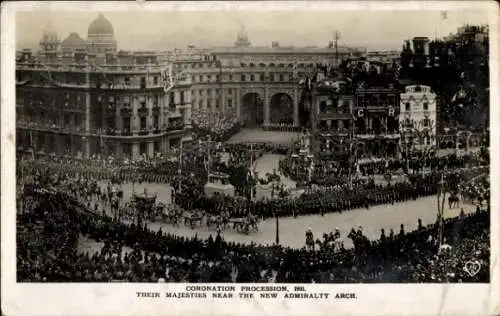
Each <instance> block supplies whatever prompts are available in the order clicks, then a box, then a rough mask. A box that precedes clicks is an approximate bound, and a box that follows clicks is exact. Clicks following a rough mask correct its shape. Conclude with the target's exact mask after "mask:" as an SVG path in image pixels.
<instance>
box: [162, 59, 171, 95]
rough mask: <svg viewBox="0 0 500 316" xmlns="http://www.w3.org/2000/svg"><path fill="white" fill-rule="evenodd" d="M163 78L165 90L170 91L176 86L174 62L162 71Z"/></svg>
mask: <svg viewBox="0 0 500 316" xmlns="http://www.w3.org/2000/svg"><path fill="white" fill-rule="evenodd" d="M161 77H162V78H161V79H162V81H163V89H164V91H165V92H168V91H170V89H172V88H173V87H174V77H173V74H172V64H171V63H170V64H168V66H167V67H165V68H164V69H163V70H162V72H161Z"/></svg>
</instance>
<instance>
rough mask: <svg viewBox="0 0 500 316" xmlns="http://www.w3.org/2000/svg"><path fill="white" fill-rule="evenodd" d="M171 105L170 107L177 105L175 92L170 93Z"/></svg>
mask: <svg viewBox="0 0 500 316" xmlns="http://www.w3.org/2000/svg"><path fill="white" fill-rule="evenodd" d="M168 102H169V104H170V106H172V105H174V104H175V94H174V93H173V92H170V95H169V101H168Z"/></svg>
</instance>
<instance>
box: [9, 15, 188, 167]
mask: <svg viewBox="0 0 500 316" xmlns="http://www.w3.org/2000/svg"><path fill="white" fill-rule="evenodd" d="M101 32H102V34H101ZM112 35H113V29H112V26H111V24H110V23H109V22H108V21H107V20H106V19H105V18H104V17H103V16H101V15H100V16H99V17H98V18H97V19H96V20H94V21H93V22H92V23H91V24H90V26H89V34H88V40H87V41H86V42H85V41H83V40H82V39H81V38H80V37H79V36H78V34H76V33H71V34H70V35H69V37H68V38H67V39H66V40H64V41H62V43H61V45H62V50H61V51H59V41H58V40H57V36H55V35H54V34H53V32H50V33H49V34H48V35H47V34H44V36H43V39H42V42H41V43H40V45H41V48H42V49H41V51H40V52H39V54H37V55H35V54H32V53H31V52H30V51H29V50H24V51H23V52H22V53H21V54H20V56H19V60H18V62H17V65H16V97H17V100H16V105H17V120H18V124H17V126H18V135H17V140H18V146H20V147H30V148H31V149H32V150H34V151H35V152H37V153H46V154H51V153H54V154H57V155H67V156H73V157H77V156H80V157H85V156H93V155H101V156H108V155H113V156H116V157H119V158H134V159H135V158H137V157H139V156H141V155H148V156H153V155H155V154H158V153H168V152H169V151H170V150H172V149H174V148H175V147H177V146H178V145H179V143H180V142H181V141H187V140H189V139H190V133H189V130H190V124H191V117H190V115H191V113H190V112H191V83H190V78H189V76H187V75H185V76H181V75H177V77H176V78H174V79H173V81H175V84H174V86H173V87H172V89H171V90H169V91H168V93H165V79H166V78H164V77H165V76H164V74H165V71H164V70H165V67H167V66H168V65H165V64H160V63H159V62H158V57H157V55H156V54H155V53H127V52H118V53H116V41H115V40H114V37H113V36H112ZM50 42H52V44H51V43H50ZM89 45H90V46H89ZM174 68H176V67H174ZM173 73H174V74H176V73H177V74H178V72H176V70H174V71H173ZM172 77H174V75H172Z"/></svg>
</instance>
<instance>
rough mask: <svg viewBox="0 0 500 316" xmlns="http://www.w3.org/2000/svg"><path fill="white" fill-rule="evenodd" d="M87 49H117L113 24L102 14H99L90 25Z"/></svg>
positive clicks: (92, 51) (108, 50)
mask: <svg viewBox="0 0 500 316" xmlns="http://www.w3.org/2000/svg"><path fill="white" fill-rule="evenodd" d="M87 51H88V52H89V53H116V51H117V45H116V40H115V34H114V29H113V25H112V24H111V23H110V22H109V21H108V20H107V19H106V18H105V17H104V15H102V14H99V16H97V18H96V19H95V20H94V21H92V23H90V25H89V29H88V32H87Z"/></svg>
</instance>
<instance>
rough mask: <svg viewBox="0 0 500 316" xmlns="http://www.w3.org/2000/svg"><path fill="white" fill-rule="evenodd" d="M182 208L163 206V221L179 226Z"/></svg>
mask: <svg viewBox="0 0 500 316" xmlns="http://www.w3.org/2000/svg"><path fill="white" fill-rule="evenodd" d="M182 214H183V211H182V209H177V208H165V209H164V210H163V221H164V222H168V223H170V224H172V225H173V226H174V227H176V226H177V227H179V219H180V218H181V217H182Z"/></svg>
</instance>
